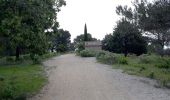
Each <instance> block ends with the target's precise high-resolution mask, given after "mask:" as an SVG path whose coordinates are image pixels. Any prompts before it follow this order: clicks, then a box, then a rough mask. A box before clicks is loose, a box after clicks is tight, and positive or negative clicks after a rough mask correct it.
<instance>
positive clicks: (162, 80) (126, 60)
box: [96, 51, 170, 88]
mask: <svg viewBox="0 0 170 100" xmlns="http://www.w3.org/2000/svg"><path fill="white" fill-rule="evenodd" d="M96 59H97V61H99V62H101V63H105V64H109V65H113V68H118V69H122V70H123V72H125V73H128V74H131V75H137V76H142V77H148V78H151V79H156V80H158V82H159V85H160V86H161V87H168V88H170V57H160V56H159V55H148V54H144V55H141V56H135V55H129V56H128V57H124V56H123V55H122V54H116V53H111V52H107V51H99V52H97V53H96Z"/></svg>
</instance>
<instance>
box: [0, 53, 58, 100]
mask: <svg viewBox="0 0 170 100" xmlns="http://www.w3.org/2000/svg"><path fill="white" fill-rule="evenodd" d="M56 55H58V53H48V54H44V55H42V56H41V57H37V60H36V61H33V60H31V58H30V55H22V56H21V57H20V60H19V61H15V57H14V56H11V57H4V58H1V59H0V100H26V98H27V97H28V96H31V95H33V94H35V93H36V92H39V90H40V89H41V88H42V87H43V86H44V85H45V83H46V82H47V79H46V75H45V72H44V69H43V67H42V65H41V64H40V62H41V61H42V60H44V59H48V58H50V57H53V56H56ZM37 61H38V62H37Z"/></svg>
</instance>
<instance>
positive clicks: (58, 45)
mask: <svg viewBox="0 0 170 100" xmlns="http://www.w3.org/2000/svg"><path fill="white" fill-rule="evenodd" d="M54 34H55V35H54V38H53V40H52V49H54V50H56V51H57V52H66V51H68V50H69V46H70V42H71V41H70V37H71V34H70V33H69V31H66V30H63V29H59V30H58V29H57V30H55V31H54ZM52 51H53V50H52Z"/></svg>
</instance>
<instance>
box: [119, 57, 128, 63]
mask: <svg viewBox="0 0 170 100" xmlns="http://www.w3.org/2000/svg"><path fill="white" fill-rule="evenodd" d="M118 62H119V64H123V65H128V59H127V58H126V57H124V56H121V57H119V59H118Z"/></svg>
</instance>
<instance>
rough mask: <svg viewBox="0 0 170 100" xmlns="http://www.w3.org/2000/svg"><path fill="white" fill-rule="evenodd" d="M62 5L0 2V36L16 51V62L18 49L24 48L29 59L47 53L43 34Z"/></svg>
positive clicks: (48, 0) (52, 0) (37, 0)
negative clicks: (30, 56) (27, 52)
mask: <svg viewBox="0 0 170 100" xmlns="http://www.w3.org/2000/svg"><path fill="white" fill-rule="evenodd" d="M65 4H66V3H65V1H64V0H57V1H56V0H1V1H0V22H1V23H0V34H1V35H0V36H1V38H2V39H5V40H6V43H9V45H8V46H9V47H10V48H11V49H12V50H13V49H15V50H16V53H15V55H16V59H19V55H20V53H21V48H26V49H27V50H28V51H29V53H30V54H31V55H32V56H34V55H36V54H38V55H41V54H43V53H45V52H46V51H47V48H48V37H47V35H48V34H47V33H46V32H45V31H46V30H48V29H50V28H52V27H53V25H54V23H56V22H57V20H56V15H57V12H58V11H60V7H61V6H62V5H65ZM6 43H5V44H6ZM4 47H6V46H5V45H4ZM6 50H7V48H6Z"/></svg>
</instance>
